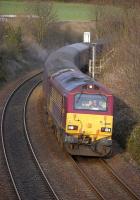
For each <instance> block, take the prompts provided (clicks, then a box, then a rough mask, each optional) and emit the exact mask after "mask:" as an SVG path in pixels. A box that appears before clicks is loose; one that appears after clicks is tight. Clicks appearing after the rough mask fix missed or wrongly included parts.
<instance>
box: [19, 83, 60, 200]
mask: <svg viewBox="0 0 140 200" xmlns="http://www.w3.org/2000/svg"><path fill="white" fill-rule="evenodd" d="M41 82H42V81H39V82H38V83H37V84H36V85H35V86H34V87H33V88H32V89H31V90H30V92H29V93H28V96H27V97H26V100H25V105H24V111H23V113H24V114H23V121H24V129H25V135H26V138H27V142H28V145H29V147H30V150H31V152H32V155H33V157H34V159H35V161H36V163H37V166H38V168H39V169H40V171H41V173H42V176H43V178H44V180H45V181H46V182H47V184H48V185H49V187H50V188H51V190H52V192H53V194H54V196H55V198H56V199H57V200H59V199H60V198H59V197H58V195H57V194H56V192H55V191H54V189H53V187H52V185H51V184H50V182H49V180H48V178H47V177H46V175H45V173H44V171H43V169H42V167H41V165H40V163H39V160H38V158H37V156H36V154H35V151H34V148H33V145H32V143H31V141H30V137H29V131H28V128H27V125H26V124H27V119H26V113H27V105H28V101H29V98H30V97H31V95H32V92H33V91H34V90H35V88H36V87H37V86H38V85H39V84H40V83H41Z"/></svg>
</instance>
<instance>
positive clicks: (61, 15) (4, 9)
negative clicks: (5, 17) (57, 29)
mask: <svg viewBox="0 0 140 200" xmlns="http://www.w3.org/2000/svg"><path fill="white" fill-rule="evenodd" d="M47 5H48V2H47V1H41V4H40V6H41V7H42V8H46V6H47ZM35 7H36V2H34V1H31V2H24V1H21V2H19V1H10V2H9V1H1V2H0V13H1V14H20V15H22V14H30V13H31V9H30V8H32V14H37V13H36V9H35ZM53 7H54V11H53V12H55V13H56V14H57V18H58V20H60V21H61V20H62V21H64V20H90V19H91V18H90V12H91V9H90V8H91V6H90V5H89V4H83V3H77V4H75V3H68V4H66V3H63V2H54V3H53Z"/></svg>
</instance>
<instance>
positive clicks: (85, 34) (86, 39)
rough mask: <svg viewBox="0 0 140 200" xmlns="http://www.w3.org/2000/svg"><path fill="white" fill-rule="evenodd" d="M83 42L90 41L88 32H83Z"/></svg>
mask: <svg viewBox="0 0 140 200" xmlns="http://www.w3.org/2000/svg"><path fill="white" fill-rule="evenodd" d="M83 40H84V41H83V42H84V43H90V32H84V38H83Z"/></svg>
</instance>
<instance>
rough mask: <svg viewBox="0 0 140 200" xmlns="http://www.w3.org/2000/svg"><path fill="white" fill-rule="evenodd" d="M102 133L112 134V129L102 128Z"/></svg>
mask: <svg viewBox="0 0 140 200" xmlns="http://www.w3.org/2000/svg"><path fill="white" fill-rule="evenodd" d="M101 132H111V128H106V127H102V128H101Z"/></svg>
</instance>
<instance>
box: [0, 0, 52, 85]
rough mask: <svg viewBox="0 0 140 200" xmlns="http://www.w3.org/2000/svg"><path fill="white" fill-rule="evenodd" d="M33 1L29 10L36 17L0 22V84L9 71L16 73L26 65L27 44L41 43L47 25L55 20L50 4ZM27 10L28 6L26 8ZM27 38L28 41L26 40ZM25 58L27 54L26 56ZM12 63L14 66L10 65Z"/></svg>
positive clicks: (5, 78) (45, 33)
mask: <svg viewBox="0 0 140 200" xmlns="http://www.w3.org/2000/svg"><path fill="white" fill-rule="evenodd" d="M46 5H47V6H46V7H43V6H42V4H41V3H39V2H36V3H34V6H33V7H30V10H31V11H33V12H35V13H36V14H37V17H36V18H33V17H32V15H29V16H28V18H26V19H25V18H24V17H20V16H19V17H18V18H16V19H14V20H11V21H8V22H2V21H1V22H0V43H1V46H0V85H1V84H2V83H3V82H4V81H6V80H7V78H8V76H9V74H10V72H11V73H12V74H14V71H15V73H18V72H19V71H20V70H22V66H21V65H24V66H26V65H27V59H25V58H24V56H26V51H27V49H28V45H29V44H31V43H32V44H33V43H36V44H40V45H41V44H42V43H43V40H44V38H46V35H47V34H48V27H49V26H50V24H51V23H53V22H54V21H55V14H54V13H53V11H52V4H51V3H48V4H46ZM27 9H28V11H29V7H28V8H27ZM27 40H28V41H27ZM26 58H27V56H26ZM12 63H14V66H13V65H12Z"/></svg>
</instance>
